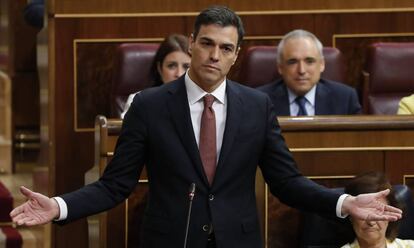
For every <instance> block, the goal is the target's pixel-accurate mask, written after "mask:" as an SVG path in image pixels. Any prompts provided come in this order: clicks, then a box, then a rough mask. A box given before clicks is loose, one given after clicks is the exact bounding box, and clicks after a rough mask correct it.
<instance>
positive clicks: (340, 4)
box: [50, 0, 414, 14]
mask: <svg viewBox="0 0 414 248" xmlns="http://www.w3.org/2000/svg"><path fill="white" fill-rule="evenodd" d="M51 2H52V3H51V6H50V7H51V8H50V12H52V13H54V14H74V13H151V12H158V13H165V12H182V11H184V12H199V11H200V10H201V9H203V8H205V7H207V6H209V5H211V4H212V2H211V1H209V0H200V1H195V2H194V1H189V0H187V1H181V0H171V1H163V0H153V1H134V0H124V1H113V0H89V1H82V0H54V1H51ZM215 4H224V5H227V6H229V7H231V8H234V9H235V10H237V11H268V10H272V11H290V10H335V11H339V10H341V9H354V10H355V9H376V8H377V9H381V8H409V7H414V3H413V2H412V1H410V0H399V1H387V0H377V1H358V0H348V1H342V0H329V1H326V0H300V1H294V2H292V1H289V0H278V1H271V0H265V1H249V0H227V1H219V2H215Z"/></svg>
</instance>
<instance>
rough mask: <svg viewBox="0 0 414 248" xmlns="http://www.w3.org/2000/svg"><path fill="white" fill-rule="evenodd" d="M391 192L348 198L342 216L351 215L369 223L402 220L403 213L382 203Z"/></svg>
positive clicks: (343, 205)
mask: <svg viewBox="0 0 414 248" xmlns="http://www.w3.org/2000/svg"><path fill="white" fill-rule="evenodd" d="M389 193H390V190H389V189H387V190H383V191H380V192H377V193H370V194H360V195H358V196H347V197H346V198H345V200H344V202H343V204H342V214H343V215H345V214H349V215H350V216H351V217H352V218H356V219H360V220H367V221H379V220H385V221H396V220H399V219H401V216H402V211H401V210H400V209H398V208H395V207H392V206H389V205H387V204H385V203H383V202H382V201H381V199H384V198H385V197H386V196H387V195H388V194H389Z"/></svg>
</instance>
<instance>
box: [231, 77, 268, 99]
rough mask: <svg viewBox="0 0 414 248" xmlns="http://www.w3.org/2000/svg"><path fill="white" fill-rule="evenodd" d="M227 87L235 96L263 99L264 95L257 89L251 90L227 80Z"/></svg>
mask: <svg viewBox="0 0 414 248" xmlns="http://www.w3.org/2000/svg"><path fill="white" fill-rule="evenodd" d="M227 87H229V89H230V90H232V91H234V92H235V93H237V94H244V95H250V96H258V97H264V96H265V94H264V93H263V92H261V91H259V90H257V88H252V87H249V86H246V85H243V84H241V83H238V82H235V81H232V80H227Z"/></svg>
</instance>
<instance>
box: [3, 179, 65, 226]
mask: <svg viewBox="0 0 414 248" xmlns="http://www.w3.org/2000/svg"><path fill="white" fill-rule="evenodd" d="M20 192H21V193H22V194H23V195H24V196H26V197H27V201H26V202H25V203H23V204H22V205H20V206H18V207H16V208H15V209H13V211H11V212H10V217H11V218H12V221H13V222H14V223H16V224H17V225H26V226H34V225H41V224H46V223H49V222H50V221H52V220H53V219H55V218H56V217H57V216H58V215H59V207H58V205H57V202H56V201H55V200H54V199H51V198H49V197H47V196H45V195H42V194H40V193H36V192H33V191H31V190H29V189H27V188H25V187H23V186H21V187H20Z"/></svg>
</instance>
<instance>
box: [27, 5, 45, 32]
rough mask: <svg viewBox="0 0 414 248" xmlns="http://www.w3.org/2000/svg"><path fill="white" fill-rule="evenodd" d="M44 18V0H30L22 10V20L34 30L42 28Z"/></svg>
mask: <svg viewBox="0 0 414 248" xmlns="http://www.w3.org/2000/svg"><path fill="white" fill-rule="evenodd" d="M44 16H45V2H44V0H32V1H30V2H29V3H28V4H27V6H26V8H25V9H24V19H25V21H26V23H27V24H29V25H30V26H33V27H36V28H43V20H44Z"/></svg>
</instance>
